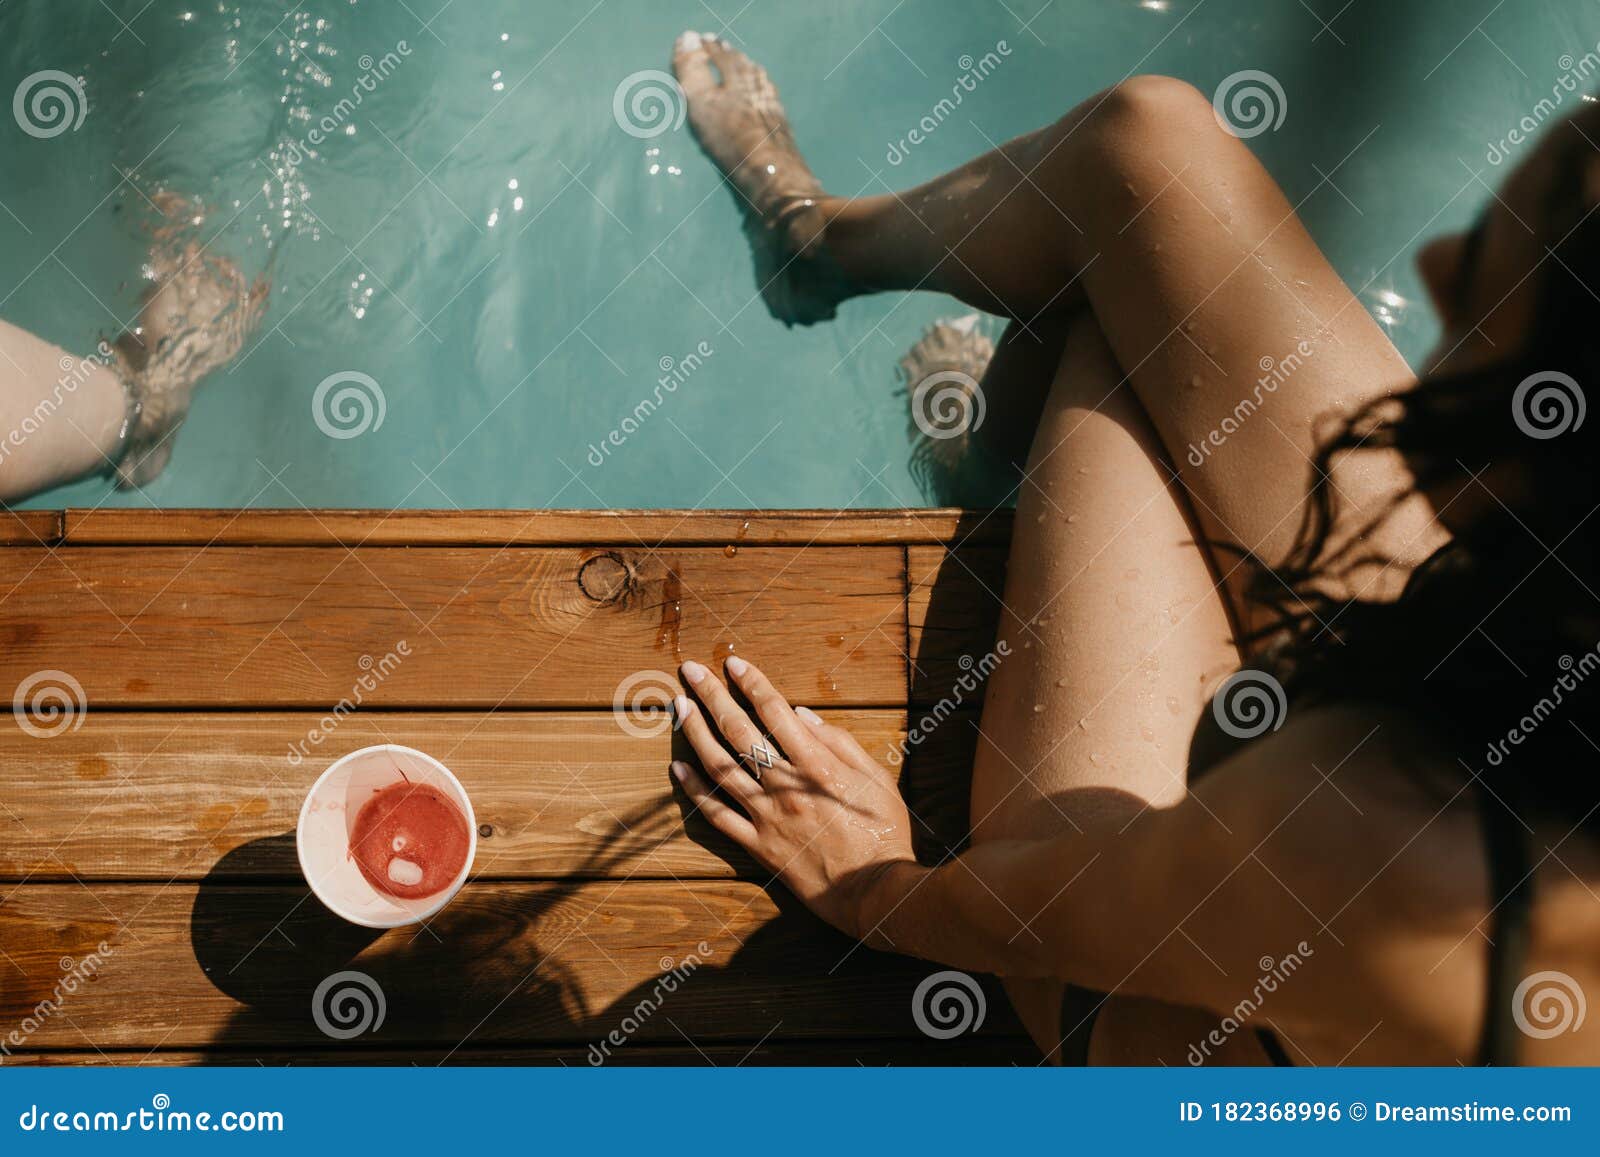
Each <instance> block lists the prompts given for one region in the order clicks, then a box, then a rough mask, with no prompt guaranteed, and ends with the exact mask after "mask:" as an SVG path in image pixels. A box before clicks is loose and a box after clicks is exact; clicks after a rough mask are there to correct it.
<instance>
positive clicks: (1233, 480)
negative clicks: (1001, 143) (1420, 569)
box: [1051, 78, 1444, 626]
mask: <svg viewBox="0 0 1600 1157" xmlns="http://www.w3.org/2000/svg"><path fill="white" fill-rule="evenodd" d="M1107 107H1108V109H1113V105H1111V104H1108V106H1107ZM1105 116H1106V118H1107V119H1106V120H1105V121H1099V122H1097V119H1096V118H1091V119H1090V120H1089V121H1087V122H1086V123H1085V125H1084V127H1083V128H1081V129H1080V130H1079V132H1080V133H1082V134H1086V135H1087V136H1088V137H1089V138H1091V140H1092V145H1090V146H1086V147H1080V148H1077V149H1076V150H1075V148H1074V147H1072V146H1068V145H1063V147H1062V148H1061V150H1060V151H1059V155H1060V158H1061V159H1062V160H1063V166H1062V167H1061V168H1060V169H1059V172H1058V173H1057V175H1056V178H1055V183H1053V184H1052V186H1051V187H1052V189H1059V190H1060V195H1061V196H1062V197H1063V198H1064V199H1065V200H1064V205H1065V207H1066V209H1067V210H1068V211H1071V212H1074V213H1075V219H1076V220H1077V221H1078V223H1079V224H1080V225H1081V226H1082V229H1083V234H1082V236H1081V237H1080V238H1079V239H1078V240H1077V242H1076V244H1077V245H1078V246H1079V247H1080V248H1081V249H1082V252H1081V253H1079V254H1078V255H1077V259H1078V264H1079V268H1081V270H1082V280H1083V284H1084V286H1085V288H1086V291H1087V294H1088V297H1089V300H1090V302H1091V305H1092V307H1093V309H1094V312H1095V314H1096V316H1097V317H1098V318H1099V321H1100V327H1101V329H1102V331H1103V332H1104V333H1105V335H1106V339H1107V341H1108V343H1109V344H1110V346H1111V348H1112V350H1113V351H1115V356H1116V359H1117V362H1118V364H1120V365H1121V366H1122V367H1123V369H1124V371H1125V373H1126V374H1127V377H1128V380H1129V381H1130V382H1131V383H1132V386H1133V389H1134V391H1135V393H1136V394H1137V395H1138V397H1139V400H1140V402H1141V404H1142V405H1143V407H1144V409H1145V411H1146V412H1147V413H1148V414H1149V416H1150V418H1151V421H1152V423H1153V424H1154V426H1155V428H1156V430H1157V432H1158V433H1159V435H1160V438H1161V442H1162V444H1163V445H1164V446H1165V448H1166V451H1167V454H1168V456H1169V457H1170V459H1171V460H1172V461H1173V463H1174V464H1175V465H1176V466H1177V468H1178V470H1179V473H1180V476H1181V479H1182V483H1183V486H1184V488H1185V489H1186V490H1187V492H1188V494H1189V496H1190V501H1191V503H1192V505H1193V509H1194V511H1195V515H1196V517H1197V519H1198V520H1199V523H1200V525H1201V527H1202V529H1203V530H1204V532H1205V536H1206V538H1207V539H1208V540H1210V541H1211V542H1212V543H1227V544H1230V545H1233V546H1239V547H1243V548H1245V549H1246V550H1248V551H1250V552H1251V553H1253V554H1255V555H1256V556H1258V557H1259V558H1261V559H1263V560H1265V561H1266V562H1268V563H1273V564H1276V563H1279V562H1281V561H1283V559H1284V558H1285V556H1286V555H1287V553H1288V551H1289V549H1290V548H1291V546H1292V545H1293V543H1294V541H1295V538H1296V535H1297V533H1298V531H1299V529H1300V525H1301V518H1302V516H1303V514H1304V509H1305V500H1306V495H1307V489H1308V487H1309V485H1310V484H1311V482H1312V480H1313V477H1314V472H1313V465H1312V463H1313V460H1314V459H1315V457H1316V451H1317V447H1318V446H1319V445H1320V444H1321V443H1322V442H1323V441H1325V440H1326V437H1327V435H1328V433H1329V431H1330V430H1332V429H1334V428H1335V427H1336V425H1337V416H1338V415H1339V414H1341V413H1344V414H1348V413H1351V412H1353V411H1354V410H1355V409H1356V408H1357V407H1359V406H1361V405H1362V404H1364V403H1366V402H1368V401H1370V400H1372V399H1374V398H1377V397H1380V396H1382V395H1384V394H1386V393H1389V392H1392V391H1394V390H1396V389H1399V388H1405V387H1407V386H1409V385H1410V383H1411V381H1412V375H1411V373H1410V370H1409V369H1408V367H1407V366H1406V364H1405V362H1404V360H1403V359H1402V358H1401V357H1400V355H1399V354H1398V353H1397V352H1396V351H1395V349H1394V347H1393V346H1392V345H1391V344H1390V342H1389V341H1388V339H1387V337H1386V336H1385V334H1384V332H1383V330H1382V328H1381V327H1380V326H1378V324H1377V323H1376V322H1375V321H1374V320H1373V319H1372V318H1371V317H1370V316H1369V315H1368V313H1367V311H1366V310H1365V308H1363V306H1362V305H1361V303H1360V301H1359V300H1358V299H1357V298H1356V297H1355V296H1354V295H1353V294H1352V293H1351V291H1350V289H1349V288H1348V287H1347V286H1346V285H1345V283H1344V282H1343V281H1342V280H1341V278H1340V277H1339V275H1338V273H1337V272H1336V271H1335V270H1334V269H1333V268H1332V266H1331V265H1330V264H1329V263H1328V261H1327V259H1326V258H1325V257H1324V256H1323V255H1322V252H1321V251H1320V250H1319V249H1318V247H1317V245H1316V243H1315V242H1314V241H1313V240H1312V239H1311V237H1310V235H1309V234H1308V233H1307V232H1306V230H1305V228H1304V226H1303V225H1302V223H1301V221H1300V219H1299V217H1298V216H1297V214H1296V212H1295V209H1296V206H1294V205H1291V204H1290V203H1289V201H1288V200H1287V199H1286V198H1285V196H1284V194H1283V192H1282V190H1281V189H1280V188H1279V187H1278V184H1277V183H1276V182H1275V181H1274V180H1273V179H1272V177H1271V176H1270V175H1269V174H1268V173H1267V172H1266V170H1265V169H1264V168H1263V167H1262V166H1261V164H1260V163H1259V162H1258V161H1257V160H1256V159H1255V157H1254V156H1253V155H1252V154H1251V152H1250V150H1249V149H1248V148H1247V147H1246V146H1245V145H1244V144H1243V143H1242V142H1241V141H1239V140H1238V139H1236V138H1235V137H1233V136H1232V135H1230V134H1229V133H1227V132H1225V131H1224V130H1223V129H1222V128H1221V127H1219V125H1218V123H1217V120H1216V117H1215V115H1214V112H1213V110H1212V108H1211V104H1210V102H1209V101H1208V100H1207V99H1206V97H1205V96H1204V95H1202V94H1199V93H1196V92H1195V91H1194V90H1193V89H1191V88H1189V87H1188V86H1186V85H1182V84H1180V83H1178V82H1176V81H1166V80H1163V79H1161V78H1145V83H1144V84H1143V87H1142V88H1141V89H1140V90H1139V91H1138V94H1137V95H1135V96H1134V97H1131V98H1129V99H1126V100H1122V101H1119V102H1116V103H1115V105H1114V111H1111V112H1109V113H1107V114H1105ZM1086 156H1087V157H1088V158H1092V159H1097V160H1098V162H1099V163H1100V165H1101V171H1102V173H1104V174H1106V175H1107V177H1109V178H1110V179H1105V178H1102V179H1100V180H1094V181H1086V180H1084V174H1082V173H1081V172H1080V173H1076V174H1075V173H1074V172H1072V171H1071V166H1070V165H1067V164H1065V160H1066V158H1075V159H1076V160H1078V161H1080V162H1081V161H1083V160H1084V158H1085V157H1086ZM1325 192H1326V191H1325ZM1410 481H1411V478H1410V474H1409V472H1408V471H1407V470H1406V468H1405V465H1404V463H1403V462H1402V461H1401V460H1400V458H1399V457H1398V455H1395V454H1393V453H1391V452H1371V453H1362V454H1359V455H1356V456H1353V457H1351V458H1349V459H1347V460H1345V461H1344V462H1342V463H1341V464H1340V465H1339V466H1338V467H1337V468H1336V469H1335V470H1334V471H1333V473H1332V477H1331V479H1330V482H1329V485H1330V487H1331V489H1332V491H1333V494H1334V497H1335V498H1336V500H1338V501H1339V502H1340V503H1341V504H1343V506H1344V507H1345V508H1346V511H1347V512H1348V513H1349V515H1350V518H1349V520H1348V521H1347V522H1346V523H1345V525H1346V526H1349V527H1353V526H1355V525H1357V524H1359V523H1360V522H1362V521H1365V520H1366V519H1369V518H1371V517H1372V516H1374V515H1376V514H1377V513H1379V512H1380V511H1381V510H1383V509H1384V508H1385V507H1386V506H1387V504H1388V503H1389V502H1390V500H1391V499H1392V498H1393V497H1394V496H1396V495H1397V494H1403V493H1404V492H1405V491H1406V490H1407V489H1408V488H1409V485H1410ZM1443 537H1444V535H1443V532H1442V531H1440V530H1438V529H1437V528H1436V527H1434V526H1433V525H1432V523H1431V520H1430V512H1429V510H1428V507H1427V505H1426V503H1425V502H1423V501H1422V500H1421V499H1413V500H1412V501H1411V502H1409V503H1408V504H1407V505H1406V506H1405V507H1404V509H1402V510H1401V511H1398V512H1397V513H1396V515H1395V517H1394V518H1393V519H1392V520H1391V521H1390V523H1389V524H1388V525H1387V526H1386V527H1385V528H1384V530H1383V532H1382V533H1381V534H1379V535H1378V536H1376V537H1374V538H1373V540H1372V546H1373V548H1374V550H1375V551H1376V552H1377V553H1378V555H1380V556H1381V555H1384V554H1392V555H1394V556H1395V557H1396V558H1398V559H1399V560H1400V562H1401V563H1403V564H1412V563H1415V562H1416V561H1420V559H1421V558H1423V557H1426V555H1427V554H1428V553H1431V551H1432V550H1433V549H1435V548H1436V547H1437V546H1438V545H1439V544H1440V543H1441V542H1442V541H1443ZM1236 562H1237V557H1236V556H1229V558H1228V561H1226V562H1225V564H1224V568H1223V569H1224V572H1225V573H1227V572H1232V574H1231V577H1230V579H1229V582H1228V584H1227V585H1228V588H1229V590H1230V591H1231V592H1232V595H1233V597H1234V598H1235V602H1236V606H1237V607H1238V608H1239V610H1240V612H1241V614H1242V615H1244V616H1246V618H1247V619H1248V621H1249V625H1251V626H1259V625H1261V624H1260V622H1259V621H1258V620H1257V619H1256V617H1255V611H1256V609H1255V608H1247V607H1245V606H1244V604H1243V601H1242V599H1240V597H1239V596H1240V595H1241V593H1242V591H1243V589H1244V583H1243V581H1242V580H1244V579H1246V578H1247V577H1248V571H1247V570H1246V569H1245V568H1238V569H1237V570H1235V564H1236ZM1408 569H1409V566H1408V565H1402V566H1400V567H1397V568H1394V569H1392V570H1390V571H1387V572H1381V567H1378V566H1371V567H1368V568H1365V569H1364V570H1363V571H1362V572H1361V573H1359V574H1356V575H1353V576H1352V583H1353V584H1354V590H1362V589H1365V591H1366V593H1367V594H1369V595H1380V596H1381V595H1384V594H1392V593H1394V592H1395V591H1397V589H1398V587H1399V585H1401V584H1403V582H1404V579H1405V576H1406V573H1407V572H1408ZM1380 572H1381V573H1380ZM1354 590H1352V591H1351V592H1350V593H1354Z"/></svg>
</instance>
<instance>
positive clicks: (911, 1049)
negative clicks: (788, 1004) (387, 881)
mask: <svg viewBox="0 0 1600 1157" xmlns="http://www.w3.org/2000/svg"><path fill="white" fill-rule="evenodd" d="M595 1055H596V1054H594V1053H592V1052H590V1051H589V1049H588V1047H587V1046H580V1045H568V1046H565V1047H561V1046H556V1047H551V1048H503V1047H502V1048H460V1049H455V1050H454V1051H451V1050H449V1049H444V1048H417V1049H360V1050H359V1051H357V1050H355V1049H351V1048H344V1049H331V1048H329V1049H316V1048H302V1049H281V1048H280V1049H260V1048H245V1049H243V1050H242V1051H240V1050H223V1049H213V1050H210V1051H200V1050H193V1049H155V1050H153V1051H146V1052H95V1051H90V1050H86V1049H83V1050H66V1051H59V1052H32V1053H30V1052H23V1053H18V1054H17V1055H16V1056H13V1057H9V1058H7V1059H6V1064H8V1065H21V1066H25V1067H32V1068H41V1067H66V1066H70V1067H73V1068H81V1067H84V1066H89V1067H100V1066H110V1065H115V1066H119V1067H135V1066H140V1067H145V1068H151V1067H173V1066H179V1065H221V1066H242V1065H252V1066H254V1065H264V1066H267V1067H271V1066H275V1065H297V1066H301V1067H304V1066H308V1065H309V1066H312V1067H320V1066H325V1065H349V1064H362V1065H428V1066H433V1065H448V1066H452V1067H455V1068H465V1067H470V1066H476V1065H523V1066H531V1065H568V1066H572V1067H582V1066H584V1065H593V1064H595V1063H596V1062H595ZM600 1063H602V1064H605V1065H608V1066H611V1065H626V1066H634V1065H654V1066H661V1065H672V1066H684V1067H690V1068H698V1067H710V1066H715V1067H718V1068H765V1067H770V1066H794V1065H864V1066H866V1067H868V1068H872V1067H877V1066H883V1065H894V1066H896V1067H897V1068H904V1067H906V1066H908V1065H913V1066H917V1065H920V1066H947V1065H1029V1066H1032V1065H1037V1064H1038V1063H1039V1050H1038V1049H1037V1048H1036V1047H1035V1046H1034V1044H1033V1042H1032V1041H1031V1040H1029V1039H1028V1038H1027V1037H1025V1036H998V1035H997V1036H989V1035H986V1034H985V1035H977V1036H961V1037H954V1038H952V1039H950V1040H933V1039H930V1038H929V1037H925V1036H917V1037H907V1038H906V1039H904V1040H895V1039H884V1040H855V1039H845V1040H837V1041H827V1040H819V1041H795V1042H788V1041H785V1042H783V1043H781V1044H773V1043H771V1042H770V1041H769V1042H766V1043H762V1042H760V1041H752V1042H750V1043H749V1044H746V1043H745V1042H743V1041H740V1042H738V1043H736V1044H717V1043H715V1042H713V1043H710V1044H708V1045H705V1046H702V1047H698V1048H697V1047H696V1046H694V1045H692V1044H688V1043H684V1044H679V1045H672V1044H643V1043H641V1044H634V1045H627V1046H625V1047H623V1048H620V1049H616V1050H614V1051H613V1052H612V1054H611V1056H610V1057H602V1058H601V1060H600Z"/></svg>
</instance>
